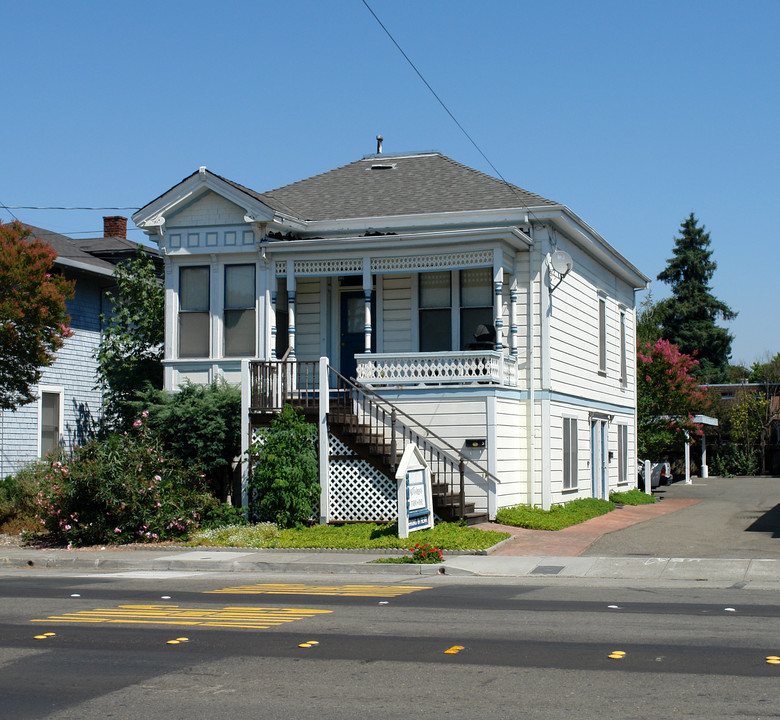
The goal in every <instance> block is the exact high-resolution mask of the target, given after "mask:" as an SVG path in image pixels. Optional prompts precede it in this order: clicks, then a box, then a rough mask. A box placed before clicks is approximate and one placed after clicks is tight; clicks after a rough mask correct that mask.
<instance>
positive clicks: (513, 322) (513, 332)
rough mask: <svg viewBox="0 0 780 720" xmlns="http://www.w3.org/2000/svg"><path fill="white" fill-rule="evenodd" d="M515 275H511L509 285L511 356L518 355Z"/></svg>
mask: <svg viewBox="0 0 780 720" xmlns="http://www.w3.org/2000/svg"><path fill="white" fill-rule="evenodd" d="M518 337H519V335H518V328H517V275H512V282H511V284H510V286H509V347H510V351H509V353H510V355H511V356H512V357H517V356H518V354H519V353H518V348H517V340H518Z"/></svg>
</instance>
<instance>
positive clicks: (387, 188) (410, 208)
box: [231, 153, 558, 221]
mask: <svg viewBox="0 0 780 720" xmlns="http://www.w3.org/2000/svg"><path fill="white" fill-rule="evenodd" d="M231 184H233V185H235V183H231ZM236 187H238V188H240V189H242V190H244V191H247V189H246V188H243V187H241V186H238V185H236ZM248 192H250V193H251V194H252V195H253V196H255V197H257V198H259V199H260V200H262V201H263V202H264V203H266V204H267V205H269V206H270V207H272V208H273V209H275V210H279V211H281V212H284V213H287V214H291V215H294V216H295V217H297V218H299V219H301V220H314V221H317V220H340V219H344V218H365V217H384V216H395V215H418V214H426V213H442V212H458V211H468V210H494V209H504V208H526V207H540V206H555V205H557V204H558V203H555V202H553V201H551V200H547V199H545V198H543V197H540V196H539V195H535V194H533V193H530V192H528V191H526V190H522V189H521V188H518V187H516V186H514V185H510V184H508V183H505V182H504V181H503V180H498V179H496V178H494V177H491V176H490V175H486V174H484V173H481V172H479V171H477V170H474V169H472V168H470V167H467V166H466V165H461V164H460V163H458V162H455V161H454V160H452V159H450V158H448V157H446V156H445V155H441V154H440V153H425V154H419V155H377V156H370V157H366V158H363V159H362V160H358V161H356V162H353V163H350V164H349V165H344V166H342V167H339V168H336V169H335V170H330V171H328V172H325V173H323V174H321V175H315V176H314V177H311V178H308V179H306V180H301V181H299V182H296V183H292V184H291V185H285V186H284V187H281V188H277V189H276V190H271V191H269V192H265V193H259V194H258V193H254V192H252V191H248Z"/></svg>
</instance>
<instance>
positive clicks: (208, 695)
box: [0, 570, 780, 720]
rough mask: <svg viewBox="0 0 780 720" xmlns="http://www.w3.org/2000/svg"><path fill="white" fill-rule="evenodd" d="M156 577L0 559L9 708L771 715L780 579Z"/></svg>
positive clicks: (3, 679) (96, 713)
mask: <svg viewBox="0 0 780 720" xmlns="http://www.w3.org/2000/svg"><path fill="white" fill-rule="evenodd" d="M148 575H149V574H148V573H136V574H133V573H130V574H128V575H126V576H124V577H112V576H110V575H106V574H103V575H98V574H95V573H92V574H86V573H82V574H79V575H68V574H67V573H62V572H57V573H52V572H45V571H37V570H34V571H25V570H18V571H4V572H3V573H2V574H0V717H2V718H13V719H17V718H18V719H19V720H23V719H25V718H74V719H75V718H80V719H81V718H85V719H91V718H122V719H125V718H128V719H129V718H133V719H139V718H161V717H165V718H182V719H184V718H186V719H187V720H191V718H198V717H208V718H217V719H219V718H235V717H252V718H305V717H309V716H312V715H316V716H318V717H321V718H345V719H350V718H365V717H367V716H370V715H377V716H381V717H383V718H408V717H409V716H410V715H423V716H427V717H436V718H438V717H448V716H458V717H487V718H514V717H518V718H521V717H529V718H530V717H532V718H543V719H544V718H556V719H559V718H563V717H567V716H569V715H571V714H572V713H576V716H577V717H579V718H583V719H584V720H588V719H590V718H604V717H615V718H653V719H654V720H657V719H658V718H667V717H668V718H680V717H693V718H708V719H716V718H735V717H751V718H759V717H777V707H778V705H777V688H778V687H779V686H780V682H778V680H780V665H776V664H768V663H767V662H766V658H767V657H770V656H774V655H780V631H779V628H780V605H779V604H778V602H777V596H776V593H775V592H762V591H756V590H751V591H749V592H748V591H746V590H742V589H739V588H737V587H735V588H731V589H727V590H723V589H714V588H681V589H670V588H664V589H660V588H652V587H642V586H635V587H625V588H603V587H589V586H587V585H584V584H578V583H570V584H562V583H560V582H556V581H554V580H550V581H540V582H539V583H535V584H529V583H527V582H523V583H521V582H517V581H510V580H504V581H499V580H496V579H487V578H457V579H456V578H447V577H439V576H430V577H425V578H423V577H421V576H414V577H407V578H404V579H401V578H397V579H396V578H392V579H391V578H387V580H386V581H384V582H383V581H380V580H379V579H378V578H377V577H372V578H370V579H369V580H365V579H364V578H361V577H356V576H354V575H352V576H330V577H328V578H323V577H321V576H319V577H316V578H314V577H293V576H290V575H284V576H271V575H268V574H258V575H250V574H241V576H240V577H237V576H236V574H224V575H221V574H214V573H209V574H192V575H177V574H174V573H167V574H162V577H159V578H157V577H148ZM302 645H303V647H302ZM613 651H618V652H619V653H624V654H622V655H620V654H618V655H616V656H615V657H610V655H614V654H615V653H614V652H613Z"/></svg>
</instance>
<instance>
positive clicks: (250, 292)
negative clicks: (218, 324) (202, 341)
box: [224, 264, 256, 357]
mask: <svg viewBox="0 0 780 720" xmlns="http://www.w3.org/2000/svg"><path fill="white" fill-rule="evenodd" d="M224 312H225V317H224V355H225V357H254V355H255V326H256V323H255V266H254V265H249V264H247V265H226V266H225V310H224Z"/></svg>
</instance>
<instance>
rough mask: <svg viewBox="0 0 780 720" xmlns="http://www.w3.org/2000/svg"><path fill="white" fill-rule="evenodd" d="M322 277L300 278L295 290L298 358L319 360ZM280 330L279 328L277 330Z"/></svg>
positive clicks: (296, 348) (296, 352)
mask: <svg viewBox="0 0 780 720" xmlns="http://www.w3.org/2000/svg"><path fill="white" fill-rule="evenodd" d="M320 282H321V280H320V278H299V279H298V280H297V282H296V291H295V338H296V340H295V355H296V357H297V359H298V360H301V361H312V360H319V359H320V356H321V354H322V353H321V352H320V350H321V343H320V335H321V333H320ZM277 332H278V330H277Z"/></svg>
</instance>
